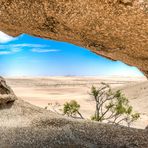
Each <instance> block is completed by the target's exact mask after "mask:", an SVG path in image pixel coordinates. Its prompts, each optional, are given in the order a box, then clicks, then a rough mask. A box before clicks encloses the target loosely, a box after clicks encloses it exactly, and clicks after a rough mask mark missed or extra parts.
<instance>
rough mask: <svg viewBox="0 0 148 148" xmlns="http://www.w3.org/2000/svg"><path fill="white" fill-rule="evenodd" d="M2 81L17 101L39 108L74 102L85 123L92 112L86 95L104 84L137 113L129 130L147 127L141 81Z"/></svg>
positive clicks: (146, 85)
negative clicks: (122, 93) (123, 94)
mask: <svg viewBox="0 0 148 148" xmlns="http://www.w3.org/2000/svg"><path fill="white" fill-rule="evenodd" d="M6 80H7V83H8V85H10V86H11V88H12V89H13V90H14V92H15V94H16V95H17V96H18V97H20V98H22V99H23V100H25V101H28V102H30V103H31V104H34V105H36V106H40V107H43V108H44V107H45V106H47V105H48V103H52V104H55V103H58V104H60V105H61V106H62V105H63V104H64V103H65V102H66V101H69V100H77V102H78V103H79V104H80V105H81V113H82V114H83V116H84V117H85V118H88V119H90V116H91V115H93V113H94V109H95V102H94V101H93V99H92V98H91V96H90V95H89V91H90V88H91V86H92V85H95V86H99V85H100V83H101V82H105V83H108V84H110V85H111V87H112V88H114V89H119V88H120V89H121V90H122V91H123V92H124V93H125V95H126V96H127V97H128V98H129V100H130V103H131V104H132V105H133V107H134V109H135V111H137V112H140V113H141V118H140V119H139V120H138V121H137V122H136V123H135V124H134V125H133V127H137V128H145V126H147V125H148V100H147V99H148V82H147V81H146V79H145V78H144V77H135V78H133V77H132V78H131V77H122V78H121V77H42V78H41V77H40V78H31V77H22V78H6Z"/></svg>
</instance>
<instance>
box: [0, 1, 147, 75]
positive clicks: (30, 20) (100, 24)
mask: <svg viewBox="0 0 148 148" xmlns="http://www.w3.org/2000/svg"><path fill="white" fill-rule="evenodd" d="M0 6H1V7H0V30H2V31H4V32H5V33H8V34H10V35H13V36H17V35H20V34H22V33H27V34H30V35H34V36H39V37H43V38H48V39H53V40H58V41H64V42H70V43H73V44H76V45H78V46H82V47H85V48H88V49H90V50H91V51H93V52H95V53H96V54H99V55H102V56H104V57H107V58H109V59H112V60H120V61H123V62H124V63H126V64H129V65H132V66H136V67H138V68H139V69H140V70H141V71H143V73H144V74H145V75H146V76H147V75H148V27H147V24H148V11H147V10H148V1H146V0H100V1H96V0H91V1H90V0H85V1H81V0H77V1H72V0H69V1H67V0H63V1H58V0H40V1H30V0H22V1H20V0H11V1H9V0H1V1H0Z"/></svg>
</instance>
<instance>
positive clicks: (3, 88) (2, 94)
mask: <svg viewBox="0 0 148 148" xmlns="http://www.w3.org/2000/svg"><path fill="white" fill-rule="evenodd" d="M15 100H17V97H16V96H15V94H14V93H13V91H12V90H11V88H10V87H9V86H7V85H6V82H5V80H4V79H3V78H2V77H0V105H5V104H9V103H12V102H14V101H15Z"/></svg>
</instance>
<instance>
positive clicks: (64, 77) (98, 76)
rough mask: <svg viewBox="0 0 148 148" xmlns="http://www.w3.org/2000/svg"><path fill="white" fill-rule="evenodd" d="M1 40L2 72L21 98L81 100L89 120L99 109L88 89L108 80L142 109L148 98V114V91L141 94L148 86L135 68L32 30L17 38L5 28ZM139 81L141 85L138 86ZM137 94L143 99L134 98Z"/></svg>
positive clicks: (40, 103)
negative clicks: (94, 107) (6, 31)
mask: <svg viewBox="0 0 148 148" xmlns="http://www.w3.org/2000/svg"><path fill="white" fill-rule="evenodd" d="M0 42H1V44H0V56H1V64H0V69H1V71H0V75H1V76H3V77H4V78H5V79H6V80H7V83H8V84H9V85H10V86H11V88H12V89H13V90H14V92H15V94H16V95H17V96H18V97H20V98H22V99H23V100H25V101H27V102H29V103H31V104H33V105H36V106H39V107H42V108H45V107H46V106H47V104H50V103H51V104H59V105H60V106H62V105H63V104H64V102H66V101H70V100H76V101H77V102H79V103H80V105H81V110H82V112H83V114H84V115H85V117H86V118H88V117H89V116H90V115H91V114H92V112H94V110H93V107H92V106H93V105H94V102H93V101H92V100H91V99H90V96H89V93H88V92H89V90H90V88H91V86H92V85H95V86H99V85H100V84H101V82H105V83H107V84H109V85H111V87H112V88H113V89H116V88H120V89H122V90H123V91H124V92H125V94H126V95H127V96H128V97H129V98H130V102H131V103H132V104H133V105H134V106H135V107H136V109H137V110H138V111H140V108H141V107H140V108H139V107H138V106H137V105H136V104H139V102H140V101H141V98H142V102H140V104H141V105H143V113H147V107H146V105H145V104H144V100H145V99H146V98H145V97H144V98H143V96H142V93H143V92H144V93H145V94H146V93H147V89H146V90H145V91H141V92H140V95H139V93H137V91H136V90H138V89H143V88H144V87H147V83H146V82H145V81H146V78H145V77H144V75H143V74H142V73H141V72H140V71H139V70H138V69H137V68H135V67H131V66H128V65H126V64H124V63H122V62H120V61H111V60H108V59H106V58H103V57H101V56H98V55H96V54H95V53H92V52H90V51H89V50H87V49H85V48H81V47H78V46H75V45H72V44H69V43H64V42H57V41H53V40H46V39H41V38H37V37H32V36H29V35H26V34H23V35H21V36H19V37H16V38H13V37H10V36H8V35H6V34H4V33H2V32H1V41H0ZM137 83H141V84H140V85H139V86H138V87H137V88H134V87H135V86H136V85H137ZM141 87H142V88H141ZM130 91H131V92H130ZM133 92H135V93H133ZM137 95H139V97H137ZM135 96H136V97H137V100H136V101H133V99H135V98H136V97H135ZM137 102H138V103H137ZM88 108H89V110H88ZM143 118H145V115H144V117H143ZM146 118H147V115H146ZM142 122H143V120H142ZM143 123H144V122H143ZM138 124H141V122H140V123H138ZM145 124H146V123H145ZM145 124H144V126H145ZM140 126H142V125H140Z"/></svg>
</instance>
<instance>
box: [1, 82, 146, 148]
mask: <svg viewBox="0 0 148 148" xmlns="http://www.w3.org/2000/svg"><path fill="white" fill-rule="evenodd" d="M2 81H3V80H2ZM3 82H4V81H3ZM0 84H1V83H0ZM0 88H2V89H0V93H1V94H3V93H5V91H3V86H2V85H0ZM5 88H8V87H7V86H6V87H5ZM6 91H7V89H6ZM147 146H148V134H147V130H141V129H132V128H126V127H121V126H113V125H107V124H98V123H97V122H90V121H85V120H76V119H75V120H74V119H70V118H66V117H62V116H59V115H55V114H54V113H51V112H49V111H47V110H45V109H41V108H38V107H35V106H33V105H31V104H29V103H26V102H24V101H22V100H20V99H17V100H16V101H14V102H9V103H7V104H5V105H4V104H3V105H1V106H0V148H33V147H35V148H43V147H45V148H81V147H82V148H147Z"/></svg>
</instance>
